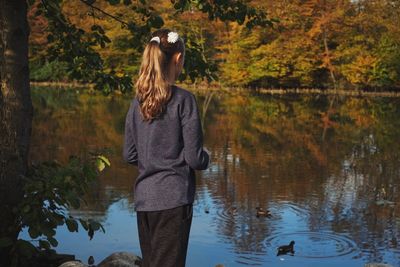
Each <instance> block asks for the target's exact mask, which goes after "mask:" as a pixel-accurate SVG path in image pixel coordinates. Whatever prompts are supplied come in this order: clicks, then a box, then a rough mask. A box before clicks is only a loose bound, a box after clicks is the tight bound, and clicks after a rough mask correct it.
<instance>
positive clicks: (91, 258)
mask: <svg viewBox="0 0 400 267" xmlns="http://www.w3.org/2000/svg"><path fill="white" fill-rule="evenodd" d="M88 264H89V266H94V265H93V264H94V258H93V256H90V257H89V258H88Z"/></svg>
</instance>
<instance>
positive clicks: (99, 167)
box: [96, 159, 106, 172]
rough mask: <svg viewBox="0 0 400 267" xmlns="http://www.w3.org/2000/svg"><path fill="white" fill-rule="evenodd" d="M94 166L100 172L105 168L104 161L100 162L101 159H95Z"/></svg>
mask: <svg viewBox="0 0 400 267" xmlns="http://www.w3.org/2000/svg"><path fill="white" fill-rule="evenodd" d="M96 165H97V169H98V170H99V171H100V172H102V171H103V170H104V168H105V167H106V164H105V163H104V161H102V160H101V159H97V160H96Z"/></svg>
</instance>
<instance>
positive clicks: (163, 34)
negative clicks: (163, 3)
mask: <svg viewBox="0 0 400 267" xmlns="http://www.w3.org/2000/svg"><path fill="white" fill-rule="evenodd" d="M170 32H171V31H170V30H168V29H160V30H157V31H155V32H154V33H153V34H152V39H151V41H150V42H149V43H148V44H147V45H146V47H145V49H144V52H143V58H142V64H141V66H140V71H139V78H138V80H137V82H136V97H137V98H138V100H139V103H140V112H141V114H142V116H143V118H144V120H145V121H152V120H153V119H155V118H156V117H158V116H159V115H161V114H162V113H163V111H164V108H165V106H166V104H167V103H168V101H169V99H170V98H171V95H172V93H171V84H170V82H169V81H168V80H167V77H168V74H169V73H168V72H169V69H168V66H169V64H170V61H171V59H172V56H173V55H174V54H175V53H182V54H183V53H184V52H185V46H184V43H183V40H182V38H178V39H177V40H175V42H171V41H170V42H169V41H168V33H170ZM154 37H158V38H159V39H158V38H154ZM158 41H159V42H158Z"/></svg>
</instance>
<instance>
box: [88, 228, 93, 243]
mask: <svg viewBox="0 0 400 267" xmlns="http://www.w3.org/2000/svg"><path fill="white" fill-rule="evenodd" d="M88 235H89V238H90V240H92V239H93V235H94V230H93V229H92V228H91V227H90V228H89V231H88Z"/></svg>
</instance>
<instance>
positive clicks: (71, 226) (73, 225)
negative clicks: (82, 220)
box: [65, 219, 78, 232]
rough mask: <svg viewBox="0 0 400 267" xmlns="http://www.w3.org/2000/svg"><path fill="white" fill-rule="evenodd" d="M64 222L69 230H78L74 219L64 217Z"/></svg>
mask: <svg viewBox="0 0 400 267" xmlns="http://www.w3.org/2000/svg"><path fill="white" fill-rule="evenodd" d="M65 222H66V224H67V228H68V230H69V231H70V232H78V223H77V222H76V221H75V220H74V219H66V220H65Z"/></svg>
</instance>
